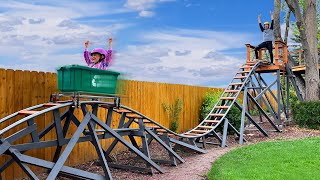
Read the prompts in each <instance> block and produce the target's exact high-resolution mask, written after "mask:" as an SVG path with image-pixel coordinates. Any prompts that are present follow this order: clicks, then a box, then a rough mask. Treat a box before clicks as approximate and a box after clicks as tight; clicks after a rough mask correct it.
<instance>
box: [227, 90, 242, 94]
mask: <svg viewBox="0 0 320 180" xmlns="http://www.w3.org/2000/svg"><path fill="white" fill-rule="evenodd" d="M225 92H226V93H231V92H232V93H236V92H239V90H226V91H225Z"/></svg>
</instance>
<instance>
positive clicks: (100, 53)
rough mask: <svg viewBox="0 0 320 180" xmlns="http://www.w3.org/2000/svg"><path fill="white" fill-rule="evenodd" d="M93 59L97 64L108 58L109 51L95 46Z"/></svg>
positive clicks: (92, 53)
mask: <svg viewBox="0 0 320 180" xmlns="http://www.w3.org/2000/svg"><path fill="white" fill-rule="evenodd" d="M90 55H91V60H92V61H93V62H94V63H95V64H97V63H98V62H101V61H103V60H104V59H105V58H106V55H107V52H106V50H104V49H103V48H94V49H93V50H92V51H91V53H90Z"/></svg>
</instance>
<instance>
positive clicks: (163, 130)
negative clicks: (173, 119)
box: [156, 129, 167, 133]
mask: <svg viewBox="0 0 320 180" xmlns="http://www.w3.org/2000/svg"><path fill="white" fill-rule="evenodd" d="M156 131H157V132H162V133H164V132H167V130H165V129H157V130H156Z"/></svg>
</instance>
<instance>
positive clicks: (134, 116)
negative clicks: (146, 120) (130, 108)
mask: <svg viewBox="0 0 320 180" xmlns="http://www.w3.org/2000/svg"><path fill="white" fill-rule="evenodd" d="M126 117H127V118H138V119H141V118H143V117H142V116H140V115H138V114H127V115H126Z"/></svg>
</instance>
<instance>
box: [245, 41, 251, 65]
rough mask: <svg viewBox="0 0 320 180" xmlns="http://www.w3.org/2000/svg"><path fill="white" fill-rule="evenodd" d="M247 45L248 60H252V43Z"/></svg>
mask: <svg viewBox="0 0 320 180" xmlns="http://www.w3.org/2000/svg"><path fill="white" fill-rule="evenodd" d="M246 47H247V62H250V56H251V54H250V53H251V52H250V50H251V45H250V44H246Z"/></svg>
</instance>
